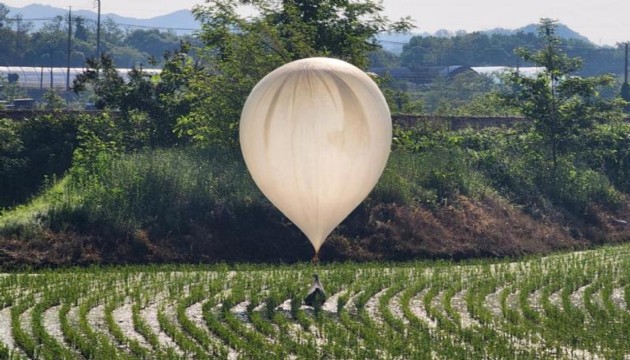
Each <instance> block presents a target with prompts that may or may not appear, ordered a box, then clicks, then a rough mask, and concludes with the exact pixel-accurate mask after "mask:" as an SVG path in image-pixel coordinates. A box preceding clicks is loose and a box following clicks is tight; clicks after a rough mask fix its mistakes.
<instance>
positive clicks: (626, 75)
mask: <svg viewBox="0 0 630 360" xmlns="http://www.w3.org/2000/svg"><path fill="white" fill-rule="evenodd" d="M623 82H624V83H625V84H627V83H628V43H626V66H625V67H624V71H623Z"/></svg>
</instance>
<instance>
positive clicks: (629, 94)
mask: <svg viewBox="0 0 630 360" xmlns="http://www.w3.org/2000/svg"><path fill="white" fill-rule="evenodd" d="M625 45H626V46H625V47H626V61H625V63H624V67H623V85H621V98H622V99H624V100H625V101H627V102H628V103H630V84H628V43H627V42H626V44H625ZM625 110H626V112H630V104H627V105H626V106H625Z"/></svg>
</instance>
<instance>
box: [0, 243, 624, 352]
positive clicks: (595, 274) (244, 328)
mask: <svg viewBox="0 0 630 360" xmlns="http://www.w3.org/2000/svg"><path fill="white" fill-rule="evenodd" d="M317 272H318V273H319V276H320V279H321V280H322V282H323V284H324V286H325V288H326V291H327V293H328V300H327V301H326V303H324V304H323V305H322V306H321V308H319V307H318V308H316V309H315V308H311V307H306V306H302V305H301V303H302V301H301V300H302V299H303V297H304V296H305V295H306V292H307V291H308V288H309V286H310V284H311V275H312V273H313V266H312V265H310V264H299V265H291V266H289V265H287V266H262V265H239V266H227V265H211V266H209V265H207V266H204V265H195V266H130V267H103V268H100V267H98V268H96V267H95V268H87V269H65V270H56V271H43V272H35V273H11V274H2V275H0V358H2V359H4V358H10V359H64V358H65V359H75V358H76V359H138V358H139V359H179V358H181V359H215V358H216V359H507V358H511V359H514V358H517V359H540V358H550V359H556V358H557V359H624V358H625V359H630V312H629V311H630V309H629V307H628V304H630V286H628V283H629V281H630V246H627V245H624V246H619V247H610V248H603V249H598V250H592V251H585V252H579V253H571V254H556V255H551V256H547V257H542V258H540V257H538V258H529V259H523V260H518V261H514V262H507V261H506V262H490V261H474V262H466V263H457V264H454V263H449V262H436V261H424V262H409V263H367V264H331V265H322V266H319V267H318V268H317Z"/></svg>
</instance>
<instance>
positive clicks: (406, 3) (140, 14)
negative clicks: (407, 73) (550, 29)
mask: <svg viewBox="0 0 630 360" xmlns="http://www.w3.org/2000/svg"><path fill="white" fill-rule="evenodd" d="M0 2H2V3H4V4H6V5H9V6H13V7H23V6H25V5H26V4H29V3H31V2H36V3H40V4H45V5H52V6H55V7H61V8H67V7H68V6H72V8H73V9H92V10H95V8H96V7H95V6H94V4H95V3H96V0H33V1H29V0H0ZM203 3H204V1H203V0H176V1H160V0H157V1H156V0H152V1H146V0H135V1H134V0H102V2H101V11H102V12H103V13H104V14H107V13H116V14H118V15H122V16H129V17H137V18H150V17H154V16H158V15H163V14H167V13H169V12H173V11H176V10H180V9H191V8H192V7H193V6H194V5H195V4H203ZM383 3H384V5H385V14H386V15H387V16H389V17H390V18H391V19H397V18H399V17H402V16H411V17H412V18H413V19H414V20H415V22H416V25H417V27H418V29H417V31H427V32H435V31H436V30H439V29H447V30H451V31H456V30H466V31H469V32H470V31H474V30H485V29H491V28H495V27H504V28H517V27H521V26H524V25H527V24H531V23H537V22H538V20H539V19H540V18H542V17H549V18H553V19H558V20H560V22H562V23H564V24H566V25H568V26H569V27H570V28H572V29H573V30H575V31H577V32H578V33H580V34H582V35H584V36H586V37H588V38H589V39H590V40H591V41H593V42H594V43H596V44H602V45H603V44H607V45H614V44H615V43H617V42H625V41H630V0H528V1H518V2H512V1H506V0H477V1H470V0H446V1H439V0H431V1H421V0H384V2H383Z"/></svg>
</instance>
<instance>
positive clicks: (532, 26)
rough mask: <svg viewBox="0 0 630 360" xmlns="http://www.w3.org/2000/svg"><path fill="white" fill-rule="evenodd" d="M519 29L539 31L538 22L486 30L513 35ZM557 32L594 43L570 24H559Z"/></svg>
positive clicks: (566, 37) (559, 34)
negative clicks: (516, 27) (514, 27)
mask: <svg viewBox="0 0 630 360" xmlns="http://www.w3.org/2000/svg"><path fill="white" fill-rule="evenodd" d="M519 31H522V32H524V33H537V32H538V24H529V25H526V26H523V27H521V28H518V29H514V30H510V29H503V28H496V29H492V30H487V31H484V32H485V33H488V34H505V35H512V34H515V33H517V32H519ZM556 33H557V34H558V36H560V37H561V38H564V39H576V40H582V41H586V42H589V43H592V42H591V40H589V39H588V38H587V37H586V36H584V35H582V34H580V33H578V32H577V31H574V30H572V29H571V28H569V27H568V26H566V25H564V24H558V27H557V28H556Z"/></svg>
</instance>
